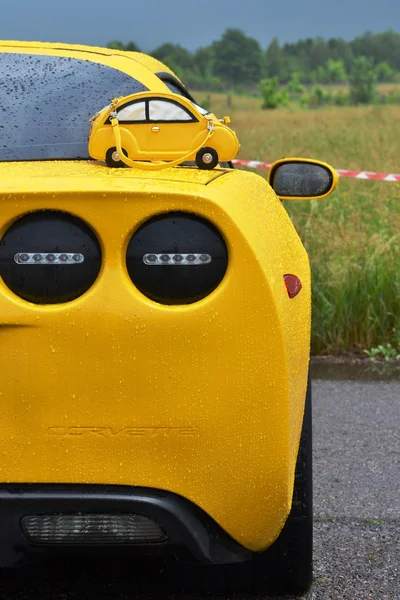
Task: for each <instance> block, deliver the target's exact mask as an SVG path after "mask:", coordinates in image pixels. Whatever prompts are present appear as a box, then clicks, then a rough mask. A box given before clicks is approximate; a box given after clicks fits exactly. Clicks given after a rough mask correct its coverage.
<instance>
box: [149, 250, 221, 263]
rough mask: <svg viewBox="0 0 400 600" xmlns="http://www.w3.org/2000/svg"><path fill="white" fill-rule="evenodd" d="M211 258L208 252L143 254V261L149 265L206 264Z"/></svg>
mask: <svg viewBox="0 0 400 600" xmlns="http://www.w3.org/2000/svg"><path fill="white" fill-rule="evenodd" d="M211 260H212V258H211V256H210V254H176V253H175V254H145V255H144V256H143V262H144V264H145V265H149V266H158V265H163V266H168V265H170V266H187V265H207V264H208V263H210V262H211Z"/></svg>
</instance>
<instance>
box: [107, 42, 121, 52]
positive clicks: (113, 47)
mask: <svg viewBox="0 0 400 600" xmlns="http://www.w3.org/2000/svg"><path fill="white" fill-rule="evenodd" d="M107 48H110V49H111V50H125V48H124V44H123V43H122V42H119V41H118V40H112V41H111V42H108V44H107Z"/></svg>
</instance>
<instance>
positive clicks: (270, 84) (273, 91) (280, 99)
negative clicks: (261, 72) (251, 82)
mask: <svg viewBox="0 0 400 600" xmlns="http://www.w3.org/2000/svg"><path fill="white" fill-rule="evenodd" d="M258 87H259V90H260V92H261V94H262V97H263V104H262V108H263V109H275V108H278V107H279V106H285V105H286V104H287V103H288V101H289V96H288V92H287V90H285V89H282V90H281V89H279V79H278V77H271V78H269V79H268V78H265V79H262V80H261V81H260V83H259V86H258Z"/></svg>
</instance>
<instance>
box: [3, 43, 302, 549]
mask: <svg viewBox="0 0 400 600" xmlns="http://www.w3.org/2000/svg"><path fill="white" fill-rule="evenodd" d="M57 47H58V46H57ZM9 48H10V46H7V47H6V48H4V47H2V48H1V50H0V51H4V50H6V51H9ZM26 48H28V44H26ZM26 48H24V47H22V46H20V47H18V51H19V52H24V51H27V52H32V51H33V49H34V51H35V52H38V53H51V54H54V53H56V54H57V53H60V55H63V56H64V55H68V56H71V55H74V56H77V57H78V58H82V56H83V54H84V53H85V52H86V51H85V50H82V48H80V49H75V48H74V49H72V50H71V51H70V50H69V49H66V48H64V47H63V49H59V50H57V49H55V47H54V45H50V46H48V47H47V46H41V47H40V48H39V47H37V46H29V49H26ZM14 50H15V48H14ZM85 56H86V59H87V60H96V61H98V62H102V61H108V62H104V63H103V64H110V65H112V66H115V68H121V69H122V70H126V72H127V73H130V72H132V74H133V73H134V76H135V77H136V78H139V79H140V80H141V81H143V83H145V84H146V85H148V86H149V87H151V89H152V90H153V91H157V92H162V90H161V89H160V87H157V86H161V87H162V86H163V85H164V84H162V83H161V82H158V79H157V78H156V77H154V75H153V74H152V73H151V72H150V71H148V70H146V67H144V66H141V65H139V67H138V66H137V65H136V64H135V61H132V60H128V59H123V58H122V57H121V56H114V55H110V54H109V53H106V52H105V53H104V55H99V54H96V55H90V53H89V52H86V54H85ZM132 65H134V66H132ZM140 68H143V69H144V72H143V73H141V74H140V77H139V76H138V71H139V70H140ZM157 82H158V83H157ZM153 83H154V88H153V87H152V85H153ZM0 182H1V183H0V186H1V187H0V206H1V211H0V236H2V235H3V234H4V232H5V231H6V230H7V228H8V227H9V225H10V224H11V223H12V222H13V221H14V220H16V219H17V218H19V217H20V216H21V215H23V214H25V213H28V212H31V211H35V210H42V209H56V210H63V211H67V212H69V213H71V214H73V215H76V216H78V217H80V218H82V219H83V220H84V221H86V222H87V223H89V224H90V226H91V227H92V228H93V230H94V231H95V233H96V235H97V237H98V239H99V241H100V245H101V248H102V252H103V265H102V269H101V272H100V274H99V277H98V279H97V281H96V282H95V284H94V285H93V287H92V288H91V289H90V290H89V291H88V292H87V293H85V294H84V295H83V296H81V297H80V298H78V299H77V300H74V301H72V302H69V303H66V304H60V305H51V306H45V305H40V306H39V305H34V304H31V303H29V302H26V301H24V300H22V299H20V298H18V297H17V296H15V295H14V294H13V293H12V292H11V291H10V290H9V289H8V288H7V287H6V286H5V284H4V282H2V281H1V280H0V362H1V364H2V375H1V379H2V382H1V389H0V394H1V398H0V456H1V461H0V481H2V482H14V483H26V482H28V483H34V482H42V483H64V484H68V483H82V484H83V483H97V484H109V485H110V484H116V485H117V484H120V485H132V486H134V485H138V486H144V487H146V486H148V487H153V488H159V489H163V490H170V491H172V492H174V493H176V494H180V495H182V496H184V497H186V498H188V499H189V500H192V501H193V502H194V503H196V504H197V505H199V506H200V507H201V508H203V509H204V510H205V511H206V512H207V513H208V514H209V515H211V516H212V517H213V518H214V519H215V520H216V521H217V522H218V523H219V524H220V525H221V526H222V527H223V528H224V529H225V530H226V531H227V532H228V533H229V534H230V535H231V536H232V537H233V538H234V539H236V540H237V541H238V542H240V543H242V544H243V545H244V546H246V547H247V548H249V549H251V550H254V551H257V550H262V549H265V548H266V547H268V546H269V545H270V544H271V543H272V541H273V540H274V539H275V538H276V537H277V536H278V534H279V532H280V530H281V528H282V526H283V524H284V522H285V520H286V518H287V515H288V513H289V510H290V506H291V498H292V492H293V481H294V467H295V461H296V456H297V452H298V442H299V437H300V431H301V424H302V415H303V409H304V397H305V390H306V379H307V367H308V357H309V339H310V306H311V302H310V270H309V263H308V258H307V255H306V252H305V250H304V248H303V246H302V244H301V241H300V239H299V237H298V235H297V234H296V232H295V229H294V227H293V225H292V223H291V222H290V219H289V217H288V215H287V213H286V212H285V210H284V208H283V206H282V204H281V202H280V201H279V200H278V198H277V197H276V195H275V194H274V192H273V191H272V189H271V187H270V186H269V185H268V183H267V182H266V181H265V180H263V178H261V177H259V176H258V175H255V174H252V173H246V172H243V171H238V170H224V169H215V170H213V171H210V172H207V171H200V170H199V169H196V168H190V167H179V168H171V169H166V170H165V171H162V172H155V173H153V172H151V173H146V174H144V173H143V172H141V171H136V170H134V169H123V170H118V169H110V168H108V167H105V166H102V165H100V164H97V163H95V162H92V161H58V162H57V161H54V162H51V161H49V162H30V163H28V162H25V163H2V164H0ZM170 210H182V211H188V212H193V213H196V214H198V215H201V216H203V217H205V218H207V219H209V220H210V221H211V222H212V223H214V224H215V226H216V227H217V228H219V230H220V231H221V232H222V234H223V236H224V237H225V240H226V243H227V246H228V252H229V265H228V270H227V273H226V276H225V278H224V280H223V281H222V283H221V285H220V286H219V287H218V288H217V289H216V290H215V291H214V292H213V293H212V294H211V295H210V296H208V297H207V298H205V299H203V300H201V301H200V302H197V303H194V304H190V305H187V306H163V305H160V304H157V303H155V302H152V301H150V300H149V299H147V298H145V297H144V296H143V295H142V294H141V293H140V292H139V291H138V290H137V289H136V288H135V286H134V285H133V284H132V282H131V280H130V278H129V276H128V274H127V270H126V266H125V252H126V248H127V245H128V243H129V240H130V238H131V236H132V234H133V232H134V231H135V230H136V229H137V228H138V227H139V226H140V225H141V224H142V223H143V222H144V221H146V220H147V219H148V218H150V217H151V216H153V215H157V214H159V213H162V212H168V211H170ZM287 273H293V274H295V275H297V276H298V277H299V278H300V280H301V282H302V284H303V289H302V291H301V293H300V294H299V295H298V296H297V297H296V298H294V299H292V300H290V299H289V298H288V295H287V292H286V289H285V286H284V282H283V275H284V274H287Z"/></svg>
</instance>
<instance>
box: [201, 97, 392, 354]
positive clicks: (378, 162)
mask: <svg viewBox="0 0 400 600" xmlns="http://www.w3.org/2000/svg"><path fill="white" fill-rule="evenodd" d="M199 96H200V94H199ZM226 100H227V96H226V95H222V94H211V109H212V110H213V111H215V112H216V114H217V115H218V116H223V115H226V114H229V115H230V116H231V117H232V127H233V128H234V129H235V130H236V131H237V133H238V136H239V139H240V142H241V152H240V155H239V157H240V158H244V159H253V160H262V161H267V162H271V161H273V160H276V159H278V158H282V157H285V156H299V157H308V158H316V159H320V160H324V161H327V162H329V163H330V164H332V166H334V167H336V168H338V169H350V170H352V169H354V170H367V171H378V172H388V173H399V172H400V160H399V157H400V106H371V107H360V108H355V107H351V108H347V107H346V108H336V107H335V108H327V109H320V110H314V111H301V110H296V111H290V110H279V111H261V110H260V108H259V106H260V100H259V99H257V98H249V97H241V96H240V97H239V96H237V97H235V96H233V97H232V107H231V108H229V107H228V106H227V105H226ZM199 101H201V98H199ZM259 174H260V175H262V176H264V177H265V175H266V172H265V171H259ZM285 207H286V208H287V210H288V212H289V214H290V216H291V218H292V220H293V223H294V225H295V227H296V229H297V231H298V232H299V235H300V237H301V238H302V240H303V242H304V244H305V246H306V248H307V251H308V253H309V256H310V261H311V266H312V274H313V330H312V352H313V354H327V353H340V352H354V351H355V352H360V353H362V351H363V350H364V349H371V348H374V347H378V346H379V345H386V344H391V345H392V346H393V347H394V348H396V349H397V350H399V349H400V186H399V185H398V184H396V183H389V182H376V181H360V180H350V179H341V180H340V183H339V187H338V190H337V191H336V192H335V193H334V194H332V196H330V197H329V198H326V199H323V200H314V201H311V202H308V201H302V202H285ZM364 356H365V354H364Z"/></svg>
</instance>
